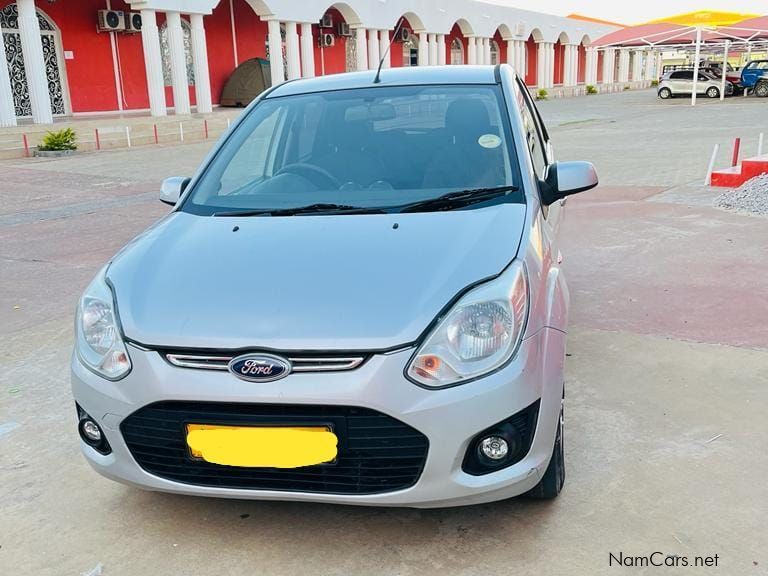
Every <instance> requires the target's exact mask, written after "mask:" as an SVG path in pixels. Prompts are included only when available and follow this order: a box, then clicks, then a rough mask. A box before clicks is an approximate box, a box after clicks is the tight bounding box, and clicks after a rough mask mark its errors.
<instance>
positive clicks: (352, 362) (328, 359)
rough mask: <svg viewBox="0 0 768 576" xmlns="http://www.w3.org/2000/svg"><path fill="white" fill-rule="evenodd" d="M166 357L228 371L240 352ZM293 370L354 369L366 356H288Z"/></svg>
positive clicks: (174, 361) (201, 367)
mask: <svg viewBox="0 0 768 576" xmlns="http://www.w3.org/2000/svg"><path fill="white" fill-rule="evenodd" d="M164 356H165V359H166V360H167V361H168V362H169V363H171V364H172V365H173V366H178V367H179V368H193V369H196V370H221V371H226V370H227V369H228V365H229V362H230V360H232V358H237V356H240V354H234V355H231V356H225V355H221V354H210V355H207V354H175V353H166V354H164ZM287 358H288V361H289V362H290V363H291V366H292V370H291V372H343V371H347V370H354V369H355V368H357V367H358V366H360V365H361V364H362V363H363V362H365V357H364V356H288V357H287Z"/></svg>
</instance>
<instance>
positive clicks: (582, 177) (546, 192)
mask: <svg viewBox="0 0 768 576" xmlns="http://www.w3.org/2000/svg"><path fill="white" fill-rule="evenodd" d="M597 184H598V180H597V171H596V170H595V167H594V166H593V165H592V164H591V163H590V162H555V163H554V164H551V165H550V166H549V168H548V169H547V175H546V176H545V178H544V181H543V182H542V186H541V200H542V202H543V203H544V204H545V205H546V206H549V205H550V204H554V203H555V202H557V201H558V200H561V199H563V198H565V197H566V196H570V195H571V194H578V193H579V192H584V191H586V190H591V189H592V188H594V187H595V186H597Z"/></svg>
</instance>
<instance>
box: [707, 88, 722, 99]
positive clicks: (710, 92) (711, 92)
mask: <svg viewBox="0 0 768 576" xmlns="http://www.w3.org/2000/svg"><path fill="white" fill-rule="evenodd" d="M707 98H720V90H719V89H718V88H715V87H714V86H712V87H710V88H707Z"/></svg>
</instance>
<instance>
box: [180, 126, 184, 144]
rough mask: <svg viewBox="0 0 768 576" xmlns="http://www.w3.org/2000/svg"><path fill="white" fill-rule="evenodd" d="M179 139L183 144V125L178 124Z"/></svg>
mask: <svg viewBox="0 0 768 576" xmlns="http://www.w3.org/2000/svg"><path fill="white" fill-rule="evenodd" d="M179 139H180V140H181V141H182V142H184V124H182V123H181V122H179Z"/></svg>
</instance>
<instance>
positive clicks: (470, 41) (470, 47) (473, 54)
mask: <svg viewBox="0 0 768 576" xmlns="http://www.w3.org/2000/svg"><path fill="white" fill-rule="evenodd" d="M467 64H477V38H475V37H474V36H469V37H468V38H467Z"/></svg>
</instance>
